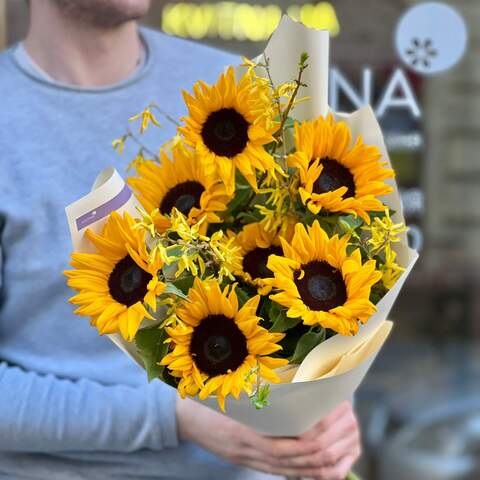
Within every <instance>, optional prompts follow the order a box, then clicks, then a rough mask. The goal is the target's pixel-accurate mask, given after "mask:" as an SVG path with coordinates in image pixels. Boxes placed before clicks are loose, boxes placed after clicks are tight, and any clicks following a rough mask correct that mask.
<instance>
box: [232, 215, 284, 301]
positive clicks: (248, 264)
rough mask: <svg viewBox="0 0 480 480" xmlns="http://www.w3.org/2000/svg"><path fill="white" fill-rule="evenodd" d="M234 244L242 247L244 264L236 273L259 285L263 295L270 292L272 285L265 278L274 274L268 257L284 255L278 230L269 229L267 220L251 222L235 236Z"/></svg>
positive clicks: (240, 252)
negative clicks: (266, 282)
mask: <svg viewBox="0 0 480 480" xmlns="http://www.w3.org/2000/svg"><path fill="white" fill-rule="evenodd" d="M287 240H290V238H287ZM234 244H235V245H236V246H238V247H240V251H239V254H240V255H241V264H242V268H241V269H240V270H238V271H236V272H235V274H236V275H238V276H239V277H241V278H243V279H244V280H245V281H246V282H248V283H250V284H251V285H253V286H255V287H257V289H258V293H260V294H261V295H266V294H267V293H269V291H270V290H271V287H270V286H269V285H266V284H265V282H264V279H265V278H269V277H271V276H272V272H271V271H270V270H269V269H268V268H267V262H268V258H269V257H270V255H282V247H281V242H280V236H279V235H278V230H277V229H267V228H266V226H265V222H257V223H250V224H248V225H245V227H243V229H242V231H241V232H240V233H239V234H238V235H237V236H236V237H235V241H234Z"/></svg>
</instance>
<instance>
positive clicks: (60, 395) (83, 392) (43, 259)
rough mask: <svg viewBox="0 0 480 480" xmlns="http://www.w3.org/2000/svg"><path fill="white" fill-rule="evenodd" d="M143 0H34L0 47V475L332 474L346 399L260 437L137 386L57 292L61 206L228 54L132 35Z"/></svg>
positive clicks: (159, 386)
mask: <svg viewBox="0 0 480 480" xmlns="http://www.w3.org/2000/svg"><path fill="white" fill-rule="evenodd" d="M149 3H150V2H149V0H82V1H81V2H80V1H75V0H31V1H30V2H29V8H30V29H29V33H28V36H27V38H26V39H25V41H24V42H22V43H20V44H18V45H15V46H14V47H13V48H11V49H10V50H9V51H7V52H5V53H3V54H2V55H1V56H0V72H1V74H0V91H1V92H2V110H1V113H0V119H1V125H2V127H3V128H2V129H1V130H0V147H1V152H2V154H1V157H0V165H1V171H2V174H1V176H0V253H1V255H0V267H1V268H0V287H1V293H2V295H1V297H0V329H1V337H0V359H1V360H2V362H1V363H0V387H1V388H0V392H1V393H0V479H2V478H5V479H7V478H8V479H12V478H15V479H97V478H98V479H104V478H105V479H106V478H118V479H147V478H152V479H153V478H167V479H189V478H190V479H205V480H207V479H219V480H220V479H226V480H228V479H250V478H252V479H257V478H258V479H262V478H264V479H267V478H275V477H276V476H290V477H302V476H303V477H309V478H315V479H319V480H342V479H344V478H345V476H346V475H347V473H348V472H349V471H350V468H351V466H352V464H353V463H354V462H355V461H356V460H357V458H358V456H359V454H360V435H359V430H358V424H357V421H356V419H355V416H354V414H353V411H352V408H351V406H350V404H343V405H341V406H339V407H338V408H337V409H336V410H335V411H334V412H332V413H331V414H330V415H329V416H328V417H327V418H326V419H324V420H323V421H321V422H320V423H319V424H317V425H316V426H315V427H314V428H312V429H311V430H310V431H308V432H306V433H305V434H304V435H302V436H301V437H300V438H269V437H266V436H263V435H260V434H258V433H256V432H255V431H253V430H251V429H249V428H247V427H245V426H243V425H240V424H238V423H236V422H234V421H232V420H230V419H228V418H226V417H224V416H222V415H220V414H217V413H215V412H213V411H211V410H209V409H207V408H205V407H203V406H201V405H198V404H197V403H195V402H193V401H190V400H184V401H178V399H177V395H176V392H175V390H174V389H172V388H170V387H168V386H166V385H164V384H163V383H161V382H158V381H154V382H152V383H151V384H148V385H147V384H146V380H145V377H144V372H142V371H141V370H140V369H138V367H137V366H136V365H134V364H133V363H132V362H131V361H130V360H129V359H128V358H127V357H126V356H125V355H124V354H123V353H122V352H120V351H119V350H118V349H116V348H115V347H114V345H113V344H111V343H110V342H109V341H107V340H106V339H101V338H98V337H97V335H96V334H95V333H94V332H93V331H92V329H91V328H90V327H89V326H88V325H87V324H86V323H84V322H81V321H79V320H78V319H76V318H74V316H73V314H72V311H71V307H70V306H69V305H68V303H67V301H66V299H67V298H68V296H69V291H68V288H67V287H66V285H65V282H64V279H63V277H62V275H61V271H62V270H63V269H64V268H65V266H66V265H65V259H66V258H68V252H69V249H70V238H69V233H68V230H67V225H66V222H65V220H64V217H63V215H62V211H63V207H64V205H67V204H69V203H71V202H72V201H73V200H74V199H76V198H79V197H80V196H82V195H83V194H84V193H85V192H87V191H88V190H89V188H90V182H91V179H92V178H94V177H95V174H96V172H98V171H99V170H101V169H102V168H104V167H105V166H108V165H110V164H114V165H115V164H116V163H118V162H119V161H122V160H123V161H124V158H127V157H128V153H129V152H128V151H127V152H126V155H125V156H124V157H121V158H120V159H119V158H118V157H117V156H116V155H115V153H114V151H113V149H112V148H111V140H112V138H113V137H114V136H115V132H114V131H113V127H114V126H115V125H116V124H117V123H118V121H119V119H125V118H129V117H130V116H131V115H132V114H134V113H136V112H137V111H138V109H139V108H141V107H142V106H144V105H147V104H149V103H150V102H152V101H155V102H156V103H157V104H158V105H160V106H161V107H162V108H163V109H164V110H165V111H167V112H169V114H170V115H172V116H173V117H175V118H179V117H180V116H181V115H182V114H183V113H184V112H183V111H182V110H181V108H182V105H183V103H182V102H181V98H180V95H179V92H180V91H181V89H182V88H188V86H189V85H191V84H193V83H194V82H195V81H196V80H197V79H198V78H203V79H204V80H206V81H213V80H214V78H216V76H217V74H218V73H219V72H220V70H221V69H222V68H223V67H224V66H225V65H227V64H229V63H233V64H235V63H238V60H237V59H236V58H234V57H232V56H231V55H228V54H226V53H223V52H220V51H217V50H214V49H211V48H207V47H202V46H199V45H197V44H194V43H189V42H186V41H182V40H178V39H174V38H170V37H167V36H165V35H162V34H159V33H154V32H152V31H150V30H147V29H139V28H138V25H137V20H138V19H139V18H140V17H141V16H143V15H144V14H145V13H146V12H147V11H148V8H149ZM172 133H174V131H173V127H171V126H169V125H168V124H166V125H164V126H163V128H162V129H161V130H156V132H155V134H156V135H160V136H162V135H163V137H164V139H165V140H167V139H168V138H170V137H171V136H172ZM145 140H146V142H148V141H149V137H148V135H147V136H146V139H145ZM156 140H158V139H156ZM132 151H133V150H132ZM123 167H125V165H120V166H119V168H123ZM319 401H321V399H319ZM292 408H293V406H292Z"/></svg>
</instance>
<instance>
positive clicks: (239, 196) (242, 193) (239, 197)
mask: <svg viewBox="0 0 480 480" xmlns="http://www.w3.org/2000/svg"><path fill="white" fill-rule="evenodd" d="M251 195H252V193H251V189H250V188H242V189H238V188H237V189H236V192H235V196H234V197H233V200H232V201H231V202H230V203H229V204H228V209H227V214H230V215H232V216H236V214H237V213H238V212H240V211H242V210H245V208H244V207H245V206H246V205H247V203H248V201H249V199H250V197H251Z"/></svg>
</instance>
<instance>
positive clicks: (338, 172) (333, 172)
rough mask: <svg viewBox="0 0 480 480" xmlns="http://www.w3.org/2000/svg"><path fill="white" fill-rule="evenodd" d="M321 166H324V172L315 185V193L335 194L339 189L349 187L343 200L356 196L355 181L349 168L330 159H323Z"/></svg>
mask: <svg viewBox="0 0 480 480" xmlns="http://www.w3.org/2000/svg"><path fill="white" fill-rule="evenodd" d="M320 165H322V166H323V170H322V173H321V174H320V176H319V177H318V178H317V180H316V182H315V183H314V184H313V191H314V193H319V194H320V193H327V192H333V191H334V190H337V188H340V187H347V191H346V193H345V194H344V195H343V198H348V197H354V196H355V180H354V178H353V175H352V174H351V172H350V170H348V168H345V167H344V166H343V165H342V164H340V163H339V162H337V161H336V160H332V159H330V158H328V157H325V158H322V159H321V160H320Z"/></svg>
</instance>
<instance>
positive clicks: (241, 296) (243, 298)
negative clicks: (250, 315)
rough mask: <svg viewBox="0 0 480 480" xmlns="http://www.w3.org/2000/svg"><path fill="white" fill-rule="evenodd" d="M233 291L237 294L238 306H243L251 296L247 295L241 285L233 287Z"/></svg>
mask: <svg viewBox="0 0 480 480" xmlns="http://www.w3.org/2000/svg"><path fill="white" fill-rule="evenodd" d="M235 293H236V294H237V298H238V304H239V305H240V308H241V307H243V306H244V305H245V304H246V303H247V302H248V300H250V298H252V296H251V295H249V294H248V292H246V291H245V290H244V289H243V288H241V287H237V288H236V289H235Z"/></svg>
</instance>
